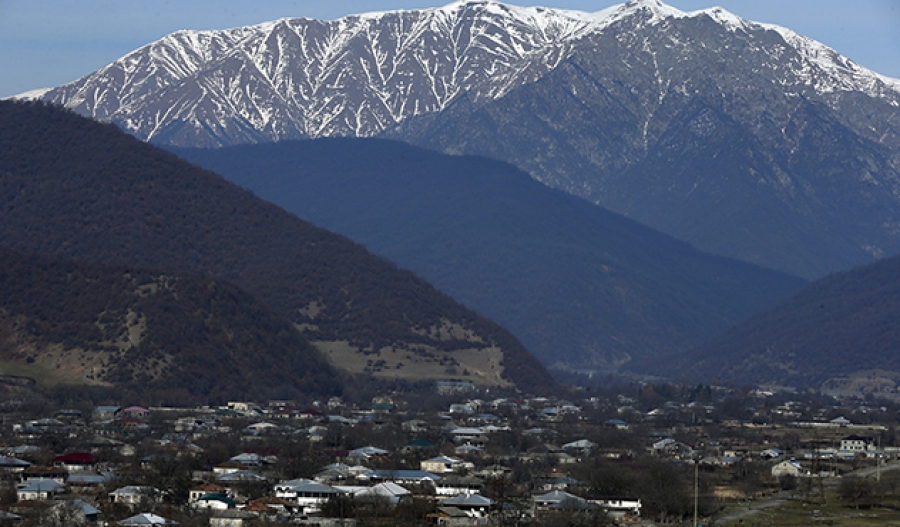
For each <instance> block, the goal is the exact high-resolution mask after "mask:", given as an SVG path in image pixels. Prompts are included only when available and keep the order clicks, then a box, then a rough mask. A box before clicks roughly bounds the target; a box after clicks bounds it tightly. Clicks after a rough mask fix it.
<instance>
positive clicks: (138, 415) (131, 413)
mask: <svg viewBox="0 0 900 527" xmlns="http://www.w3.org/2000/svg"><path fill="white" fill-rule="evenodd" d="M122 415H124V416H125V417H127V418H131V419H146V418H148V417H150V410H148V409H146V408H144V407H143V406H129V407H128V408H125V409H124V410H122Z"/></svg>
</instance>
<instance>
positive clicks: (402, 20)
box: [31, 0, 900, 278]
mask: <svg viewBox="0 0 900 527" xmlns="http://www.w3.org/2000/svg"><path fill="white" fill-rule="evenodd" d="M898 87H900V82H898V81H896V80H892V79H888V78H885V77H882V76H879V75H877V74H875V73H873V72H871V71H868V70H866V69H864V68H861V67H859V66H857V65H856V64H854V63H853V62H852V61H849V60H848V59H846V58H844V57H842V56H840V55H839V54H838V53H836V52H835V51H834V50H831V49H829V48H827V47H825V46H823V45H822V44H819V43H817V42H814V41H811V40H809V39H806V38H804V37H802V36H800V35H797V34H796V33H793V32H791V31H790V30H788V29H785V28H781V27H777V26H772V25H765V24H757V23H753V22H748V21H745V20H742V19H740V18H738V17H736V16H734V15H732V14H730V13H727V12H725V11H723V10H721V9H718V8H713V9H708V10H703V11H697V12H691V13H685V12H681V11H678V10H676V9H673V8H671V7H668V6H666V5H664V4H662V3H660V2H659V1H657V0H635V1H631V2H629V3H627V4H623V5H619V6H613V7H611V8H609V9H606V10H604V11H600V12H597V13H580V12H572V11H562V10H554V9H545V8H519V7H514V6H509V5H504V4H500V3H497V2H493V1H485V0H477V1H476V0H473V1H459V2H454V3H452V4H449V5H447V6H445V7H443V8H438V9H428V10H420V11H398V12H386V13H374V14H367V15H359V16H351V17H346V18H343V19H340V20H336V21H318V20H310V19H283V20H279V21H276V22H272V23H268V24H263V25H259V26H253V27H244V28H237V29H232V30H225V31H207V32H190V31H185V32H179V33H175V34H172V35H169V36H167V37H165V38H163V39H161V40H160V41H158V42H155V43H152V44H150V45H148V46H146V47H144V48H141V49H139V50H136V51H135V52H133V53H131V54H129V55H127V56H126V57H123V58H122V59H120V60H118V61H116V62H114V63H112V64H110V65H109V66H107V67H105V68H103V69H101V70H99V71H98V72H96V73H95V74H92V75H89V76H87V77H84V78H83V79H80V80H78V81H76V82H73V83H71V84H68V85H65V86H60V87H58V88H54V89H51V90H47V91H46V92H42V93H40V94H31V96H40V97H41V98H43V99H44V100H47V101H52V102H56V103H59V104H63V105H65V106H67V107H69V108H72V109H74V110H76V111H78V112H80V113H82V114H85V115H89V116H91V117H94V118H96V119H100V120H104V121H111V122H114V123H116V124H117V125H119V126H121V127H123V128H124V129H126V130H128V131H130V132H132V133H134V134H135V135H137V136H138V137H140V138H142V139H145V140H149V141H153V142H157V143H160V144H168V145H180V146H221V145H226V144H237V143H248V142H250V143H252V142H265V141H277V140H283V139H295V138H307V137H310V138H315V137H321V136H372V135H379V134H380V135H385V136H387V137H392V138H398V139H402V140H404V141H408V142H411V143H414V144H417V145H421V146H426V147H429V148H432V149H437V150H441V151H445V152H450V153H470V154H481V155H488V156H492V157H496V158H499V159H502V160H505V161H508V162H511V163H513V164H515V165H517V166H518V167H520V168H522V169H524V170H526V171H527V172H529V173H530V174H531V175H532V176H533V177H535V178H537V179H538V180H540V181H542V182H544V183H547V184H548V185H551V186H554V187H557V188H561V189H563V190H565V191H567V192H570V193H572V194H575V195H577V196H581V197H584V198H586V199H588V200H589V201H592V202H594V203H597V204H600V205H603V206H605V207H607V208H609V209H611V210H613V211H615V212H619V213H622V214H625V215H627V216H629V217H631V218H634V219H636V220H638V221H640V222H642V223H645V224H647V225H649V226H651V227H654V228H657V229H659V230H662V231H664V232H666V233H668V234H671V235H673V236H675V237H677V238H680V239H682V240H686V241H689V242H690V243H692V244H694V245H696V246H697V247H699V248H701V249H704V250H708V251H711V252H715V253H717V254H721V255H726V256H731V257H736V258H739V259H743V260H746V261H750V262H753V263H757V264H761V265H764V266H769V267H773V268H776V269H779V270H782V271H786V272H790V273H792V274H798V275H802V276H805V277H809V278H811V277H817V276H821V275H823V274H825V273H828V272H832V271H834V270H838V269H844V268H847V267H849V266H852V265H857V264H861V263H865V262H868V261H871V260H872V259H875V258H878V257H880V256H883V255H889V254H894V253H897V252H900V203H898V200H900V198H898V196H900V183H898V182H900V171H898V167H900V124H898V123H900V91H898Z"/></svg>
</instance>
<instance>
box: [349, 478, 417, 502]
mask: <svg viewBox="0 0 900 527" xmlns="http://www.w3.org/2000/svg"><path fill="white" fill-rule="evenodd" d="M335 488H336V489H338V490H339V491H341V492H343V493H344V494H347V495H349V496H352V497H353V499H355V500H359V501H386V502H388V503H390V504H391V505H396V504H397V503H399V502H400V500H401V499H403V498H405V497H406V496H410V495H412V493H411V492H410V491H409V490H407V489H405V488H403V487H401V486H400V485H397V484H396V483H392V482H390V481H385V482H384V483H379V484H377V485H375V486H372V487H357V486H338V487H335Z"/></svg>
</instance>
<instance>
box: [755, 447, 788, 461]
mask: <svg viewBox="0 0 900 527" xmlns="http://www.w3.org/2000/svg"><path fill="white" fill-rule="evenodd" d="M783 455H784V450H781V449H780V448H767V449H765V450H763V451H762V452H760V453H759V457H761V458H763V459H778V458H780V457H781V456H783Z"/></svg>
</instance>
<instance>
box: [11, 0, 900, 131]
mask: <svg viewBox="0 0 900 527" xmlns="http://www.w3.org/2000/svg"><path fill="white" fill-rule="evenodd" d="M704 15H708V16H710V17H711V18H713V19H714V20H716V21H717V22H719V23H720V24H723V25H732V26H735V27H740V26H746V25H752V24H753V23H750V22H746V21H743V20H742V19H740V18H738V17H736V16H734V15H731V14H730V13H727V12H725V11H723V10H721V9H718V8H714V9H710V10H704V11H696V12H691V13H686V12H682V11H679V10H677V9H674V8H672V7H669V6H667V5H665V4H663V3H661V2H659V1H658V0H636V1H632V2H629V3H627V4H622V5H618V6H613V7H610V8H608V9H605V10H602V11H599V12H597V13H583V12H578V11H567V10H559V9H549V8H542V7H516V6H512V5H506V4H502V3H499V2H493V1H486V0H460V1H456V2H453V3H451V4H448V5H446V6H444V7H440V8H435V9H425V10H414V11H391V12H380V13H367V14H362V15H353V16H348V17H345V18H342V19H339V20H334V21H320V20H313V19H308V18H286V19H282V20H277V21H273V22H269V23H264V24H260V25H257V26H249V27H240V28H235V29H228V30H221V31H179V32H176V33H173V34H171V35H168V36H166V37H164V38H162V39H160V40H159V41H156V42H154V43H151V44H149V45H147V46H145V47H143V48H140V49H138V50H136V51H134V52H133V53H130V54H128V55H127V56H125V57H123V58H121V59H119V60H117V61H115V62H113V63H112V64H109V65H108V66H106V67H104V68H102V69H100V70H98V71H97V72H95V73H93V74H91V75H88V76H86V77H84V78H82V79H79V80H78V81H75V82H72V83H70V84H66V85H63V86H60V87H57V88H54V89H50V90H47V91H46V92H44V93H43V94H39V93H32V94H30V96H31V97H35V96H39V97H40V98H42V99H44V100H48V101H52V102H55V103H58V104H62V105H65V106H66V107H68V108H71V109H73V110H75V111H77V112H79V113H81V114H84V115H88V116H91V117H93V118H95V119H99V120H102V121H111V122H115V123H117V124H119V125H120V126H122V127H124V128H125V129H126V130H128V131H130V132H132V133H134V134H135V135H137V136H138V137H140V138H142V139H145V140H150V141H154V142H158V143H162V144H175V145H190V146H214V145H222V144H234V143H245V142H259V141H273V140H282V139H291V138H304V137H320V136H371V135H375V134H378V133H380V132H382V131H383V130H385V129H388V128H390V127H392V126H394V125H395V124H396V123H398V122H400V121H403V120H405V119H408V118H410V117H413V116H417V115H422V114H426V113H432V112H439V111H441V110H443V109H445V108H447V107H448V105H449V104H451V103H452V102H454V101H455V100H457V99H459V98H460V97H468V98H471V99H474V100H479V99H484V98H488V99H495V98H498V97H502V96H503V95H504V94H506V93H508V92H509V91H510V90H511V89H513V88H515V87H517V86H521V85H523V84H527V83H530V82H533V81H535V80H537V79H539V78H541V77H542V76H544V75H545V74H547V73H548V72H550V71H552V70H553V69H554V68H556V67H557V66H558V65H559V64H560V63H561V61H563V60H565V59H566V58H567V57H568V56H569V55H570V54H571V53H572V50H573V46H574V45H575V43H577V42H579V41H584V40H586V39H591V38H592V37H593V36H595V35H597V34H598V33H602V32H604V31H607V30H608V29H609V28H611V27H613V26H615V24H616V22H618V21H621V20H624V19H629V18H635V17H639V18H642V20H643V24H645V25H657V24H661V23H662V22H664V21H665V20H670V19H672V18H684V17H699V16H704ZM756 26H757V27H762V26H761V25H758V24H757V25H756ZM776 30H778V31H779V32H780V33H781V34H783V35H784V36H785V39H786V40H787V42H788V43H790V44H791V45H792V46H796V47H800V48H802V49H804V50H805V51H803V52H802V53H803V54H804V56H806V57H807V58H808V60H807V63H806V64H805V65H804V68H805V69H808V70H809V72H810V75H812V74H813V73H815V75H813V76H814V77H815V78H816V79H817V81H816V85H817V89H819V90H825V91H827V90H858V91H864V92H866V93H869V94H872V95H875V96H884V94H885V93H886V92H890V91H892V92H893V102H894V103H895V104H896V103H897V101H900V97H898V96H897V93H896V90H897V87H898V85H900V83H897V82H896V81H893V80H891V79H886V78H884V77H880V76H878V75H876V74H874V73H872V72H870V71H868V70H865V69H864V68H861V67H859V66H857V65H855V64H853V63H852V62H850V61H848V60H847V59H845V58H843V57H841V56H840V55H838V54H837V53H836V52H834V51H833V50H830V49H828V48H826V47H824V46H823V45H821V44H819V43H817V42H814V41H811V40H809V39H805V38H803V37H800V36H799V35H796V34H794V33H792V32H790V31H789V30H786V29H783V28H776ZM822 72H824V74H823V73H822ZM23 96H25V94H23Z"/></svg>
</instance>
